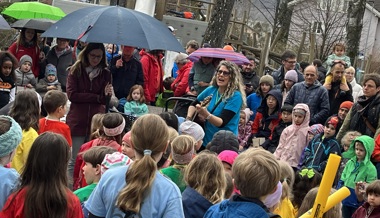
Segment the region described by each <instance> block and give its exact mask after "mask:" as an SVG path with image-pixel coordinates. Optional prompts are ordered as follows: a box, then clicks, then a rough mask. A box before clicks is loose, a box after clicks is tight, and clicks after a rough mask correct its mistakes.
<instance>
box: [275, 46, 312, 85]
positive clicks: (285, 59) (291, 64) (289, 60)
mask: <svg viewBox="0 0 380 218" xmlns="http://www.w3.org/2000/svg"><path fill="white" fill-rule="evenodd" d="M281 62H282V66H281V67H280V68H278V70H276V71H273V72H272V77H273V80H274V85H275V88H280V86H281V83H282V81H283V80H284V78H285V74H286V72H288V71H289V70H295V71H297V75H298V82H302V81H304V80H305V79H304V75H302V73H300V72H299V71H298V70H297V69H296V64H297V55H296V53H294V51H291V50H286V51H285V52H284V53H282V55H281ZM305 69H306V68H305Z"/></svg>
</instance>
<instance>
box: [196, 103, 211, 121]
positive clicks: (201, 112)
mask: <svg viewBox="0 0 380 218" xmlns="http://www.w3.org/2000/svg"><path fill="white" fill-rule="evenodd" d="M195 109H196V110H197V112H198V114H199V115H201V116H202V117H205V118H206V117H208V116H209V115H210V112H208V110H207V108H206V107H202V106H201V105H200V104H197V105H196V106H195Z"/></svg>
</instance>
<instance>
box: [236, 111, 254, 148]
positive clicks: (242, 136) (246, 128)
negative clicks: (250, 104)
mask: <svg viewBox="0 0 380 218" xmlns="http://www.w3.org/2000/svg"><path fill="white" fill-rule="evenodd" d="M252 114H253V113H252V111H251V110H250V109H249V108H246V109H244V110H241V111H240V120H239V132H238V133H239V134H238V140H239V151H242V150H244V149H247V148H248V147H249V145H248V139H249V136H251V131H252V122H251V121H249V118H250V117H251V115H252Z"/></svg>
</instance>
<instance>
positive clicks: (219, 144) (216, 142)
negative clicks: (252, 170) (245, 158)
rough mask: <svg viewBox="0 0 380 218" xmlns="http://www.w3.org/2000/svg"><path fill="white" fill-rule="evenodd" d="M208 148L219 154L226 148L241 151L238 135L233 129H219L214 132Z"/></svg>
mask: <svg viewBox="0 0 380 218" xmlns="http://www.w3.org/2000/svg"><path fill="white" fill-rule="evenodd" d="M207 148H208V149H209V150H210V151H213V152H215V153H217V154H220V153H221V152H222V151H224V150H231V151H235V152H238V151H239V141H238V138H237V136H236V135H234V134H233V133H232V132H231V131H227V130H219V131H218V132H217V133H215V134H214V136H213V137H212V140H211V142H210V144H209V145H207Z"/></svg>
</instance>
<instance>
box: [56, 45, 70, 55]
mask: <svg viewBox="0 0 380 218" xmlns="http://www.w3.org/2000/svg"><path fill="white" fill-rule="evenodd" d="M70 49H71V47H70V46H69V45H68V46H66V48H65V49H63V50H62V51H58V49H57V46H56V47H55V48H54V50H55V53H56V54H57V57H58V58H59V57H60V56H61V55H63V54H64V53H65V52H66V51H68V50H70Z"/></svg>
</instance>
